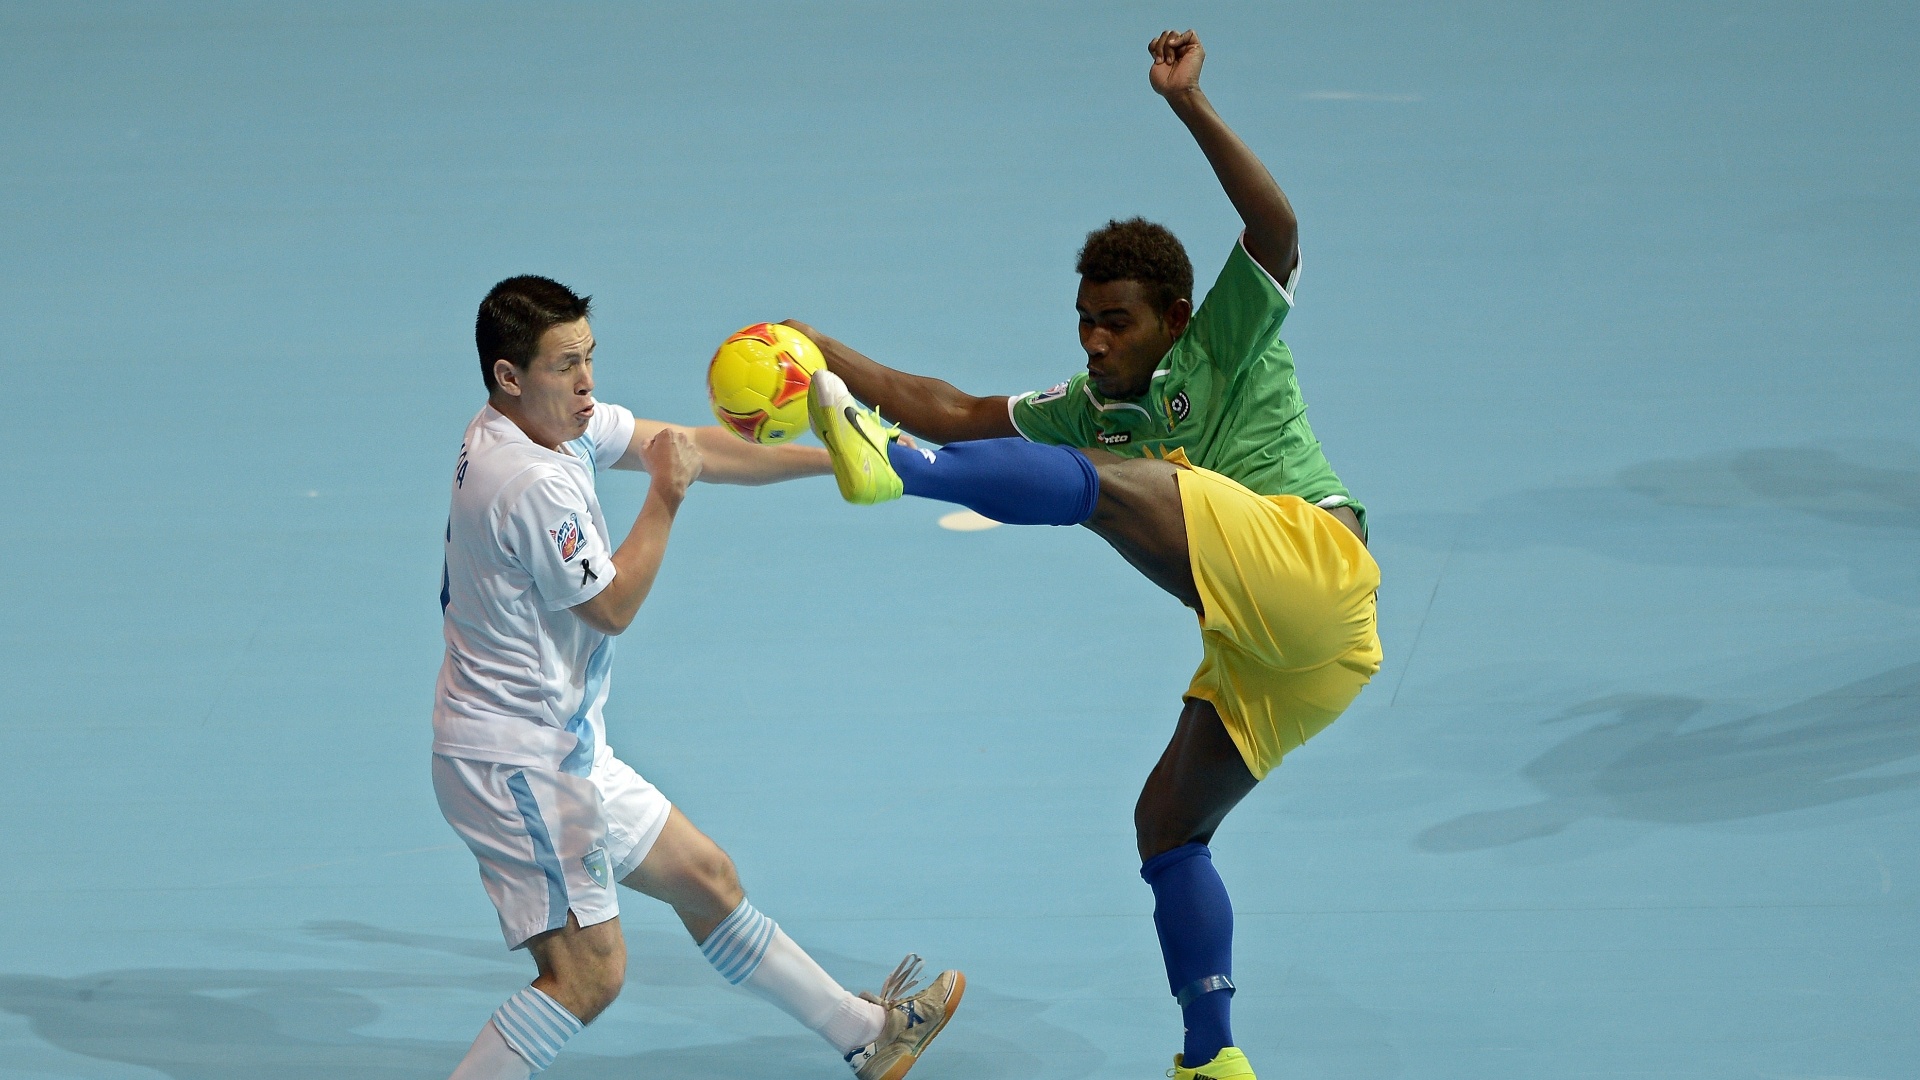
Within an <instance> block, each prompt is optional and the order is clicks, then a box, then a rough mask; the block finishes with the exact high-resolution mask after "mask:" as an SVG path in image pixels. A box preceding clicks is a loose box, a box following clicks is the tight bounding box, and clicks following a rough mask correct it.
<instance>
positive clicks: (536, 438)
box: [487, 394, 566, 454]
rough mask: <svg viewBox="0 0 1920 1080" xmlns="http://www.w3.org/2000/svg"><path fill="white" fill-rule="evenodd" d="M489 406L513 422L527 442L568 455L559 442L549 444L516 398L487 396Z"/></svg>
mask: <svg viewBox="0 0 1920 1080" xmlns="http://www.w3.org/2000/svg"><path fill="white" fill-rule="evenodd" d="M487 404H489V405H491V406H493V411H494V412H497V413H499V414H500V415H501V416H504V417H506V418H507V419H508V420H511V421H513V426H514V427H517V428H519V429H520V433H521V434H522V435H525V436H526V437H527V440H528V441H529V442H531V443H533V444H534V445H535V446H539V447H544V448H545V449H548V450H551V451H553V452H554V453H556V454H564V453H566V451H565V450H562V449H560V444H559V443H558V442H549V441H548V439H547V437H546V436H545V435H543V434H542V433H541V432H540V430H539V429H538V428H537V427H535V426H534V425H533V423H532V422H531V421H529V420H528V419H527V418H526V414H525V413H523V412H521V410H520V403H519V401H518V400H516V399H515V398H513V397H511V396H509V395H507V394H489V395H487Z"/></svg>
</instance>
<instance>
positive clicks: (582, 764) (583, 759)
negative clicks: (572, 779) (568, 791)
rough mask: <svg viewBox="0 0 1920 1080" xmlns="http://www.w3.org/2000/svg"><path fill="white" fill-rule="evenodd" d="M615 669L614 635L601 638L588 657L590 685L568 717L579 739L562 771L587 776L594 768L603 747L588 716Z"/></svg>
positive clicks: (568, 722)
mask: <svg viewBox="0 0 1920 1080" xmlns="http://www.w3.org/2000/svg"><path fill="white" fill-rule="evenodd" d="M612 670H613V639H612V638H610V637H606V638H601V639H600V645H599V647H598V648H596V649H594V650H593V655H592V656H589V657H587V678H586V684H587V687H586V692H585V693H584V694H582V695H580V708H579V709H577V710H575V711H574V714H573V717H572V719H569V720H568V721H567V731H568V732H569V733H571V734H572V735H573V737H574V738H576V739H578V740H580V741H579V742H577V743H575V744H574V747H573V750H572V751H571V752H569V753H568V754H567V756H566V758H565V759H564V760H562V761H561V762H560V771H561V772H563V773H566V774H568V775H569V776H585V775H587V774H588V773H590V772H592V771H593V756H594V754H596V753H598V752H599V749H600V748H599V745H598V743H597V742H596V741H595V739H594V734H593V722H592V721H590V720H588V719H587V714H588V713H590V712H592V711H593V703H594V702H596V701H598V700H600V688H601V687H603V686H605V685H606V684H607V674H608V673H609V672H611V671H612Z"/></svg>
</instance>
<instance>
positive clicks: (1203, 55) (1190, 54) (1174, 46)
mask: <svg viewBox="0 0 1920 1080" xmlns="http://www.w3.org/2000/svg"><path fill="white" fill-rule="evenodd" d="M1147 51H1148V52H1149V53H1152V54H1153V66H1152V67H1151V68H1148V69H1147V81H1148V82H1150V83H1152V84H1153V92H1154V93H1156V94H1159V95H1160V96H1161V97H1163V98H1168V99H1172V98H1174V97H1177V96H1179V95H1181V94H1190V93H1192V92H1194V91H1196V90H1198V89H1200V65H1201V64H1203V63H1205V62H1206V59H1207V50H1206V49H1204V48H1202V47H1201V45H1200V35H1198V34H1196V33H1194V32H1193V31H1191V30H1179V31H1176V30H1162V31H1161V32H1160V36H1159V37H1157V38H1154V39H1153V40H1152V41H1151V42H1149V43H1148V44H1147Z"/></svg>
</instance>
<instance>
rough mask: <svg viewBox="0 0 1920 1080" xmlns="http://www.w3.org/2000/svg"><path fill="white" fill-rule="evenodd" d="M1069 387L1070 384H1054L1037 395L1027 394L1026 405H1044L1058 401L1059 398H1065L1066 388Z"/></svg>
mask: <svg viewBox="0 0 1920 1080" xmlns="http://www.w3.org/2000/svg"><path fill="white" fill-rule="evenodd" d="M1069 385H1071V384H1069V383H1054V384H1053V385H1052V386H1049V387H1048V388H1046V389H1045V390H1042V391H1040V392H1039V393H1037V394H1029V395H1027V404H1029V405H1045V404H1046V403H1047V402H1049V401H1059V400H1060V399H1061V398H1063V397H1066V396H1067V388H1068V386H1069Z"/></svg>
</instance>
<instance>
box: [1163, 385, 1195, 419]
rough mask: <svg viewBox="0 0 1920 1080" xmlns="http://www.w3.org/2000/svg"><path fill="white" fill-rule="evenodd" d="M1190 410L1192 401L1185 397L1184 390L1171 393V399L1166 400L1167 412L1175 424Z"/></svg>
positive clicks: (1184, 417)
mask: <svg viewBox="0 0 1920 1080" xmlns="http://www.w3.org/2000/svg"><path fill="white" fill-rule="evenodd" d="M1192 411H1193V401H1192V399H1190V398H1188V397H1187V392H1186V391H1185V390H1182V391H1180V392H1179V393H1177V394H1175V395H1173V400H1172V401H1169V402H1167V413H1168V414H1169V415H1171V416H1172V417H1173V422H1174V423H1176V424H1177V423H1179V422H1180V421H1182V420H1185V419H1186V418H1187V414H1188V413H1190V412H1192Z"/></svg>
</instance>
